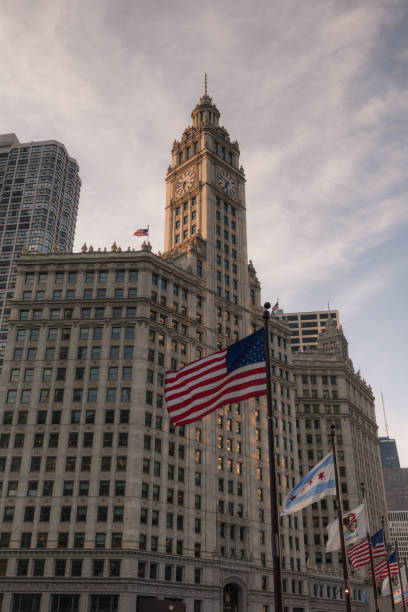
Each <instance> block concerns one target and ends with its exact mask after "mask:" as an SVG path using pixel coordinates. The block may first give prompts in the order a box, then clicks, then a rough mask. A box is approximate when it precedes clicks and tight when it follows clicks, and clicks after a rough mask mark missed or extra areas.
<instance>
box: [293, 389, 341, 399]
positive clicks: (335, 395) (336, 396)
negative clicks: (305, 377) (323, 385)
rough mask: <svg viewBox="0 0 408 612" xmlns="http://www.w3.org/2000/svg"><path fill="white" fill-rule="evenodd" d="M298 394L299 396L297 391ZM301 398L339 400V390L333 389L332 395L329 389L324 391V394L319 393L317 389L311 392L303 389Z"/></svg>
mask: <svg viewBox="0 0 408 612" xmlns="http://www.w3.org/2000/svg"><path fill="white" fill-rule="evenodd" d="M296 394H297V391H296ZM297 395H298V394H297ZM301 397H304V398H308V397H310V398H311V399H318V398H319V397H323V399H330V398H332V399H339V392H338V391H337V389H333V390H332V392H331V394H330V391H329V389H323V393H318V390H317V389H312V390H311V391H309V389H303V390H302V396H301Z"/></svg>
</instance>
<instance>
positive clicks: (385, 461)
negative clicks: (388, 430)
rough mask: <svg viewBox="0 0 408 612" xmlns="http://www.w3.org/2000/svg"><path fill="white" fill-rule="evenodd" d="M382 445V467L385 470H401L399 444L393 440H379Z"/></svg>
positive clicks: (384, 438)
mask: <svg viewBox="0 0 408 612" xmlns="http://www.w3.org/2000/svg"><path fill="white" fill-rule="evenodd" d="M378 442H379V445H380V455H381V465H382V467H383V468H399V467H401V466H400V461H399V456H398V449H397V442H396V440H394V439H393V438H388V436H387V437H385V436H384V437H380V438H378Z"/></svg>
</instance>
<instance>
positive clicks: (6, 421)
mask: <svg viewBox="0 0 408 612" xmlns="http://www.w3.org/2000/svg"><path fill="white" fill-rule="evenodd" d="M100 412H102V411H100ZM15 414H16V415H17V419H16V420H15V419H14V415H15ZM48 414H49V413H48V411H47V410H38V411H37V413H36V419H35V422H36V424H37V425H46V424H47V423H49V424H50V425H60V424H61V422H62V421H61V415H62V412H61V410H52V411H51V412H50V414H51V418H50V419H48ZM115 415H116V416H115ZM95 416H96V411H95V410H85V417H84V419H83V422H85V423H87V424H93V423H95ZM15 421H16V422H15ZM115 422H117V423H120V424H126V423H129V410H122V409H121V410H105V411H104V423H105V424H106V425H112V424H114V423H115ZM13 423H15V424H16V425H27V423H28V411H26V410H19V411H18V412H17V411H11V410H10V411H9V410H7V411H6V412H4V414H3V425H13ZM23 435H24V434H23Z"/></svg>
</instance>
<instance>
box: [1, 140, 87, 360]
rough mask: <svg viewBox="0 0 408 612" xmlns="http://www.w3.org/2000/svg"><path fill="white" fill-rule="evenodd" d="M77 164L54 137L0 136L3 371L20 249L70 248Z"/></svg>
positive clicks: (74, 223) (78, 184)
mask: <svg viewBox="0 0 408 612" xmlns="http://www.w3.org/2000/svg"><path fill="white" fill-rule="evenodd" d="M78 172H79V166H78V163H77V162H76V161H75V159H73V158H72V157H70V156H69V155H68V153H67V151H66V149H65V147H64V145H63V144H61V143H59V142H56V141H55V140H46V141H41V142H28V143H20V142H19V140H18V138H17V136H16V135H15V134H1V135H0V220H1V225H0V369H1V364H2V356H3V352H4V348H5V345H6V341H7V321H8V318H9V314H10V306H9V300H10V298H11V297H12V295H13V290H14V287H15V282H16V261H17V259H18V257H19V256H20V254H21V253H22V252H29V253H50V252H51V251H52V250H55V251H58V252H69V251H71V250H72V248H73V245H74V234H75V226H76V219H77V210H78V201H79V192H80V187H81V180H80V178H79V174H78Z"/></svg>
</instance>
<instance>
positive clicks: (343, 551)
mask: <svg viewBox="0 0 408 612" xmlns="http://www.w3.org/2000/svg"><path fill="white" fill-rule="evenodd" d="M334 432H335V426H334V425H332V426H331V434H330V436H331V443H332V449H333V459H334V473H335V475H336V496H337V518H338V521H339V532H340V543H341V556H342V558H343V559H342V560H343V576H344V596H345V602H346V610H347V612H352V611H351V592H350V582H349V572H348V565H347V554H346V542H345V540H344V529H343V516H342V513H343V504H342V502H341V493H340V483H339V470H338V467H337V453H336V440H335V435H334Z"/></svg>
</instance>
